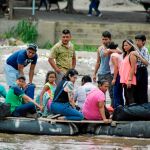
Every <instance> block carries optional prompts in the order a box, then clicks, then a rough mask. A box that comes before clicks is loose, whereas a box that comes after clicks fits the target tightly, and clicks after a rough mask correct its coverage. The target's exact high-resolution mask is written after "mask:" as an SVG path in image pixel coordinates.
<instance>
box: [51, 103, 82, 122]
mask: <svg viewBox="0 0 150 150" xmlns="http://www.w3.org/2000/svg"><path fill="white" fill-rule="evenodd" d="M50 110H51V112H52V113H54V114H61V115H63V116H65V119H66V120H83V119H84V116H83V114H82V113H81V112H79V111H78V110H76V109H75V108H73V107H72V106H71V105H70V103H59V102H52V104H51V108H50Z"/></svg>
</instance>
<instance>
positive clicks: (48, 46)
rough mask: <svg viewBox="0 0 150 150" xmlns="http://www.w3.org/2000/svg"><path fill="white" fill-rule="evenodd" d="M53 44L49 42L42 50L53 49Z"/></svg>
mask: <svg viewBox="0 0 150 150" xmlns="http://www.w3.org/2000/svg"><path fill="white" fill-rule="evenodd" d="M52 46H53V45H52V44H51V42H50V41H47V42H46V43H45V44H44V45H43V46H42V47H41V48H42V49H50V48H52Z"/></svg>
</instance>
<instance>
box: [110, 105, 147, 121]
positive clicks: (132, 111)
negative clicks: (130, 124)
mask: <svg viewBox="0 0 150 150" xmlns="http://www.w3.org/2000/svg"><path fill="white" fill-rule="evenodd" d="M112 119H113V120H116V121H139V120H141V121H145V120H150V103H144V104H131V105H129V106H125V107H123V106H118V107H117V108H116V109H115V110H114V113H113V118H112Z"/></svg>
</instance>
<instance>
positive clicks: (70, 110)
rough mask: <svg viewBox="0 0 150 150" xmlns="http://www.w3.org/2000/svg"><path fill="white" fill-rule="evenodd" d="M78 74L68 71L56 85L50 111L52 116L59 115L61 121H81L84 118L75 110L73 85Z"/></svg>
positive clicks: (72, 70)
mask: <svg viewBox="0 0 150 150" xmlns="http://www.w3.org/2000/svg"><path fill="white" fill-rule="evenodd" d="M77 75H78V72H77V71H76V70H75V69H69V70H68V71H67V73H66V75H65V76H64V77H63V78H62V81H61V82H60V83H59V84H58V86H57V88H56V91H55V94H54V99H53V101H52V104H51V106H50V110H51V112H52V113H54V114H61V115H63V117H59V118H58V119H62V120H83V118H84V116H83V114H82V113H81V112H79V111H78V110H76V105H75V101H74V94H73V91H74V83H75V81H76V79H77Z"/></svg>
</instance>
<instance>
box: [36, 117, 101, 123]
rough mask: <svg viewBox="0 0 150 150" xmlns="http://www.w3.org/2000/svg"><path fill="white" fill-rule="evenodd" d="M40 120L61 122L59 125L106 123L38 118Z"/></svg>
mask: <svg viewBox="0 0 150 150" xmlns="http://www.w3.org/2000/svg"><path fill="white" fill-rule="evenodd" d="M38 120H41V121H46V122H56V123H57V122H59V123H96V124H104V121H97V120H81V121H76V120H57V119H48V118H38Z"/></svg>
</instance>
